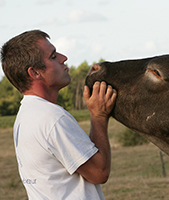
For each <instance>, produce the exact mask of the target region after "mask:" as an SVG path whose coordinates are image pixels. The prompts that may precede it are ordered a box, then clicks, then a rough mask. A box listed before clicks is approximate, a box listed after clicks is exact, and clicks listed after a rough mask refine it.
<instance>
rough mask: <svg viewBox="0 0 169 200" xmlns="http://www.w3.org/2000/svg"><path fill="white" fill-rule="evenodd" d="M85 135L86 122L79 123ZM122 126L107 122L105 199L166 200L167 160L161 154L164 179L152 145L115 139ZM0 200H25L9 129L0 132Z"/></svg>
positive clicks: (168, 197) (168, 171)
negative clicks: (109, 160) (108, 171)
mask: <svg viewBox="0 0 169 200" xmlns="http://www.w3.org/2000/svg"><path fill="white" fill-rule="evenodd" d="M79 124H80V126H81V127H82V128H83V129H84V131H86V133H89V131H90V120H87V121H80V122H79ZM124 130H125V127H124V126H123V125H121V124H120V123H118V122H117V121H115V120H113V119H111V120H110V122H109V128H108V133H109V138H110V144H111V153H112V167H111V174H110V177H109V180H108V182H107V183H105V184H104V185H102V188H103V192H104V194H105V198H106V200H145V199H146V200H168V199H169V192H168V190H169V178H168V177H169V157H168V156H167V155H166V154H163V159H164V163H165V168H166V174H167V177H166V178H164V177H163V175H162V167H161V160H160V154H159V152H160V150H159V149H158V148H157V147H155V146H154V145H153V144H151V143H149V144H144V145H141V146H135V147H122V146H121V145H120V144H119V143H118V142H117V136H118V135H119V134H121V133H122V132H123V131H124ZM0 170H1V172H0V200H8V199H12V200H27V196H26V192H25V189H24V187H23V185H22V183H21V181H20V178H19V175H18V170H17V162H16V158H15V152H14V146H13V138H12V128H3V129H2V128H1V129H0Z"/></svg>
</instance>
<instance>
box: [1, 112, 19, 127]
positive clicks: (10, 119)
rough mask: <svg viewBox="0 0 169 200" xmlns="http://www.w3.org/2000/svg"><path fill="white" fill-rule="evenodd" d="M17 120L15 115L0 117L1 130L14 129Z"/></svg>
mask: <svg viewBox="0 0 169 200" xmlns="http://www.w3.org/2000/svg"><path fill="white" fill-rule="evenodd" d="M15 118H16V116H15V115H11V116H3V117H0V128H7V127H12V126H13V124H14V121H15Z"/></svg>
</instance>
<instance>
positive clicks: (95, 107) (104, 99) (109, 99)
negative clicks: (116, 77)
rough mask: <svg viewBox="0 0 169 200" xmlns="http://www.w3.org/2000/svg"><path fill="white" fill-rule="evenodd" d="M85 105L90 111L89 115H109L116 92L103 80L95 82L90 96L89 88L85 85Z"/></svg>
mask: <svg viewBox="0 0 169 200" xmlns="http://www.w3.org/2000/svg"><path fill="white" fill-rule="evenodd" d="M83 96H84V99H85V102H86V105H87V107H88V109H89V111H90V114H91V117H94V118H95V117H96V118H98V117H109V114H110V112H111V111H112V109H113V107H114V104H115V100H116V96H117V92H116V90H114V89H113V88H112V86H110V85H108V86H107V85H106V83H105V82H101V83H100V82H98V81H97V82H95V84H94V85H93V93H92V95H91V96H90V92H89V88H88V87H87V86H85V88H84V93H83Z"/></svg>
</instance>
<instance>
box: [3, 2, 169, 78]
mask: <svg viewBox="0 0 169 200" xmlns="http://www.w3.org/2000/svg"><path fill="white" fill-rule="evenodd" d="M168 9H169V1H168V0H141V1H140V0H85V1H84V0H24V1H23V0H0V30H1V31H0V36H1V37H0V46H2V45H3V44H4V43H5V42H6V41H7V40H9V39H10V38H12V37H13V36H15V35H17V34H19V33H22V32H24V31H26V30H31V29H40V30H43V31H45V32H47V33H48V34H49V35H50V36H51V42H52V43H53V44H54V45H55V46H56V49H57V51H58V52H61V53H63V54H65V55H66V56H67V57H68V61H67V64H68V66H69V67H70V66H72V65H74V66H78V65H80V64H81V63H82V62H83V61H85V60H86V61H87V62H88V63H89V64H91V63H93V62H94V61H96V62H97V61H98V60H99V59H100V58H103V59H105V60H108V61H117V60H124V59H136V58H142V57H149V56H155V55H161V54H167V53H168V52H169V45H168V44H169V12H168ZM2 76H3V72H2V69H1V67H0V78H2Z"/></svg>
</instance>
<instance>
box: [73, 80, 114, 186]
mask: <svg viewBox="0 0 169 200" xmlns="http://www.w3.org/2000/svg"><path fill="white" fill-rule="evenodd" d="M83 95H84V99H85V102H86V104H87V106H88V109H89V111H90V114H91V130H90V139H91V141H92V142H93V143H94V144H95V146H96V147H97V148H98V152H97V153H96V154H95V155H94V156H92V157H91V158H90V159H89V160H88V161H87V162H86V163H84V164H83V165H81V166H80V167H79V168H78V169H77V173H79V174H81V176H83V177H84V178H85V179H86V180H88V181H89V182H91V183H94V184H98V183H105V182H106V181H107V179H108V177H109V174H110V166H111V150H110V144H109V139H108V134H107V126H108V120H109V115H110V112H111V111H112V109H113V106H114V103H115V99H116V96H117V93H116V91H115V90H113V89H112V87H111V86H107V85H106V83H105V82H102V83H100V82H96V83H95V84H94V86H93V93H92V95H91V96H90V92H89V88H88V87H87V86H85V89H84V93H83Z"/></svg>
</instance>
